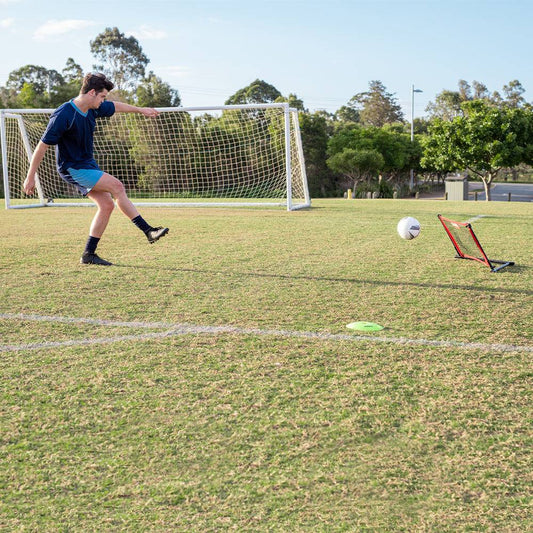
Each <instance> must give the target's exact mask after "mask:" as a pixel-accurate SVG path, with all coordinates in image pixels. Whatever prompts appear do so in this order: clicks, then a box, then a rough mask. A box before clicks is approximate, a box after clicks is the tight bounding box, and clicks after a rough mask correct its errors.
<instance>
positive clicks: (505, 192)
mask: <svg viewBox="0 0 533 533" xmlns="http://www.w3.org/2000/svg"><path fill="white" fill-rule="evenodd" d="M468 185H469V192H470V194H469V198H470V200H474V194H473V193H474V192H477V199H478V201H484V200H485V191H484V189H483V184H482V183H477V182H470V183H469V184H468ZM509 193H510V194H511V202H533V183H507V182H505V181H504V182H497V183H494V184H493V185H492V188H491V190H490V198H491V200H492V201H493V202H508V201H509Z"/></svg>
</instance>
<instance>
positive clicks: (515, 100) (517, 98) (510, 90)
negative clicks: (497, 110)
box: [503, 80, 526, 108]
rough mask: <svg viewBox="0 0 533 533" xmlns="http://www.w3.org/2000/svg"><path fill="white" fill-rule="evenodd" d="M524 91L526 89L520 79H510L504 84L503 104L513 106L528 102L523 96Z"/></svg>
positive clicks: (520, 105)
mask: <svg viewBox="0 0 533 533" xmlns="http://www.w3.org/2000/svg"><path fill="white" fill-rule="evenodd" d="M524 92H525V89H524V88H523V87H522V84H521V83H520V82H519V81H518V80H513V81H510V82H509V83H508V84H507V85H504V86H503V94H504V95H505V98H504V102H503V105H504V106H506V107H511V108H516V107H522V106H523V105H524V104H525V102H526V100H525V98H524V97H523V96H522V95H523V94H524Z"/></svg>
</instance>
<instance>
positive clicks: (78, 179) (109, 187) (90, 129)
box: [23, 74, 168, 265]
mask: <svg viewBox="0 0 533 533" xmlns="http://www.w3.org/2000/svg"><path fill="white" fill-rule="evenodd" d="M113 87H114V85H113V83H112V82H111V81H110V80H108V79H107V78H106V77H105V76H104V75H103V74H87V75H86V76H85V77H84V79H83V84H82V86H81V90H80V94H79V95H78V96H77V97H76V98H73V99H72V100H70V101H69V102H66V103H64V104H63V105H62V106H60V107H59V108H57V109H56V110H55V111H54V113H53V114H52V116H51V117H50V122H49V123H48V126H47V128H46V131H45V132H44V134H43V136H42V137H41V140H40V141H39V143H38V144H37V147H36V148H35V151H34V153H33V156H32V159H31V162H30V168H29V170H28V174H27V176H26V179H25V180H24V185H23V188H24V192H25V193H26V194H28V195H31V194H33V193H34V191H35V174H36V172H37V170H38V168H39V165H40V164H41V161H42V160H43V157H44V154H45V152H46V150H47V149H48V147H49V146H55V147H56V160H57V170H58V172H59V175H60V176H61V177H62V178H63V179H64V180H65V181H66V182H68V183H70V184H71V185H74V186H75V187H76V188H77V189H78V190H79V191H80V193H81V194H83V195H84V196H88V197H89V198H90V199H91V200H92V201H93V202H94V203H95V204H96V205H97V208H98V210H97V212H96V215H95V216H94V218H93V221H92V223H91V227H90V230H89V239H88V240H87V244H86V246H85V251H84V252H83V255H82V256H81V259H80V263H82V264H90V265H111V263H110V262H109V261H106V260H105V259H102V258H101V257H99V256H98V255H97V254H96V247H97V246H98V242H99V241H100V238H101V237H102V235H103V233H104V231H105V229H106V227H107V223H108V222H109V218H110V216H111V213H112V212H113V209H114V207H115V203H114V202H113V198H114V199H115V200H116V202H117V206H118V208H119V209H120V211H122V213H124V214H125V215H126V216H127V217H128V218H129V219H130V220H131V221H132V222H133V223H134V224H135V225H136V226H137V227H138V228H139V229H140V230H141V231H143V232H144V234H145V235H146V238H147V239H148V241H149V242H150V243H154V242H156V241H158V240H159V239H160V238H161V237H163V236H164V235H166V234H167V233H168V228H163V227H152V226H150V224H148V223H147V222H146V220H144V218H143V217H142V216H141V215H140V214H139V211H137V208H136V207H135V206H134V205H133V204H132V202H131V200H130V199H129V198H128V196H127V194H126V190H125V189H124V185H123V184H122V182H121V181H119V180H118V179H117V178H115V177H114V176H111V174H107V173H106V172H104V171H102V170H100V168H99V167H98V164H97V163H96V161H95V160H94V157H93V135H94V128H95V126H96V119H98V118H100V117H110V116H111V115H113V114H114V113H115V112H117V113H140V114H142V115H144V116H145V117H156V116H157V115H158V114H159V112H158V111H157V110H156V109H152V108H149V107H136V106H133V105H129V104H124V103H122V102H108V101H106V97H107V94H108V93H109V91H111V90H112V89H113Z"/></svg>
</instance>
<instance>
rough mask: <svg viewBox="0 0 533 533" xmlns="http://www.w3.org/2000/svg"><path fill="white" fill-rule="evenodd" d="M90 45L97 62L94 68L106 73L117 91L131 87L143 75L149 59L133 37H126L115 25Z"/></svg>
mask: <svg viewBox="0 0 533 533" xmlns="http://www.w3.org/2000/svg"><path fill="white" fill-rule="evenodd" d="M90 45H91V53H92V54H93V55H94V57H95V58H96V60H97V61H98V62H99V63H98V64H96V65H94V68H95V69H97V70H99V71H101V72H103V73H104V74H106V76H108V77H109V78H110V79H111V80H112V81H113V82H114V84H115V87H116V89H117V90H118V91H119V92H122V91H127V90H128V89H132V88H133V87H134V86H135V84H136V83H137V82H138V81H139V80H141V79H142V78H143V77H144V75H145V70H146V66H147V65H148V63H149V62H150V61H149V59H148V58H147V57H146V55H144V53H143V50H142V47H141V45H140V44H139V41H138V40H137V39H136V38H135V37H133V36H130V37H126V36H125V35H124V34H123V33H121V32H120V31H119V29H118V28H117V27H114V28H106V29H105V30H104V31H103V32H102V33H100V34H98V35H97V36H96V37H95V39H94V40H93V41H91V42H90Z"/></svg>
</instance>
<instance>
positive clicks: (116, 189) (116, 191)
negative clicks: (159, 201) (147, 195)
mask: <svg viewBox="0 0 533 533" xmlns="http://www.w3.org/2000/svg"><path fill="white" fill-rule="evenodd" d="M93 192H108V193H110V194H111V195H112V196H113V198H114V199H115V200H116V201H117V206H118V208H119V209H120V210H121V211H122V213H124V214H125V215H126V216H127V217H128V218H129V219H130V220H132V219H134V218H135V217H137V216H139V211H137V208H136V207H135V206H134V205H133V204H132V203H131V200H130V199H129V198H128V196H127V194H126V189H124V185H122V182H121V181H119V180H118V179H117V178H115V177H114V176H111V174H108V173H107V172H104V174H103V175H102V177H101V178H100V179H99V180H98V182H97V183H96V185H95V186H94V187H93V188H92V190H91V192H90V193H89V197H91V194H92V193H93ZM91 198H92V197H91Z"/></svg>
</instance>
